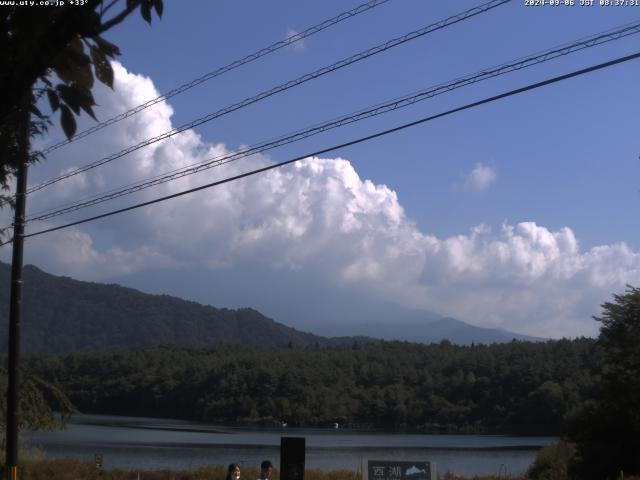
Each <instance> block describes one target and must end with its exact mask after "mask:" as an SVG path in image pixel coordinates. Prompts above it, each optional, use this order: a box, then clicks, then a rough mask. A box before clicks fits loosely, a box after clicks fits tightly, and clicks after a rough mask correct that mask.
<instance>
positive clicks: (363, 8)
mask: <svg viewBox="0 0 640 480" xmlns="http://www.w3.org/2000/svg"><path fill="white" fill-rule="evenodd" d="M388 1H389V0H370V1H368V2H365V3H363V4H361V5H358V6H357V7H355V8H352V9H351V10H348V11H346V12H342V13H340V14H338V15H336V16H335V17H332V18H329V19H327V20H325V21H323V22H321V23H319V24H317V25H314V26H312V27H309V28H307V29H306V30H304V31H302V32H300V33H296V34H294V35H291V36H289V37H287V38H286V39H284V40H281V41H279V42H276V43H273V44H271V45H269V46H268V47H265V48H262V49H260V50H258V51H257V52H254V53H251V54H249V55H247V56H246V57H244V58H241V59H239V60H235V61H233V62H231V63H229V64H227V65H225V66H223V67H219V68H217V69H216V70H213V71H211V72H209V73H206V74H204V75H202V76H201V77H198V78H196V79H194V80H191V81H190V82H187V83H184V84H182V85H180V86H179V87H176V88H174V89H173V90H170V91H168V92H167V93H165V94H162V95H160V96H158V97H156V98H153V99H151V100H149V101H147V102H145V103H142V104H140V105H138V106H136V107H134V108H132V109H130V110H127V111H126V112H123V113H121V114H119V115H116V116H115V117H112V118H110V119H108V120H105V121H103V122H100V123H98V124H96V125H94V126H92V127H91V128H88V129H86V130H83V131H82V132H80V133H77V134H76V135H74V136H73V137H72V138H70V139H66V140H62V141H60V142H58V143H56V144H54V145H52V146H50V147H47V148H46V149H44V150H43V151H42V153H43V154H45V155H46V154H47V153H50V152H53V151H54V150H57V149H58V148H60V147H62V146H64V145H68V144H69V143H71V142H74V141H76V140H79V139H81V138H84V137H86V136H88V135H91V134H92V133H95V132H97V131H98V130H102V129H103V128H105V127H108V126H109V125H113V124H114V123H117V122H119V121H120V120H124V119H125V118H129V117H131V116H133V115H135V114H136V113H139V112H141V111H142V110H145V109H146V108H149V107H151V106H153V105H156V104H157V103H161V102H164V101H166V100H168V99H169V98H172V97H175V96H176V95H179V94H181V93H183V92H186V91H187V90H190V89H192V88H193V87H195V86H197V85H200V84H202V83H204V82H207V81H209V80H211V79H213V78H215V77H218V76H220V75H222V74H224V73H227V72H230V71H231V70H234V69H236V68H238V67H241V66H242V65H246V64H247V63H251V62H253V61H255V60H258V59H259V58H262V57H264V56H265V55H268V54H270V53H273V52H275V51H277V50H280V49H282V48H284V47H287V46H289V45H292V44H293V43H296V42H299V41H300V40H303V39H305V38H307V37H310V36H312V35H314V34H316V33H318V32H321V31H322V30H325V29H327V28H329V27H332V26H334V25H336V24H338V23H340V22H342V21H344V20H347V19H350V18H353V17H355V16H357V15H360V14H361V13H364V12H367V11H369V10H371V9H373V8H376V7H378V6H380V5H382V4H384V3H386V2H388Z"/></svg>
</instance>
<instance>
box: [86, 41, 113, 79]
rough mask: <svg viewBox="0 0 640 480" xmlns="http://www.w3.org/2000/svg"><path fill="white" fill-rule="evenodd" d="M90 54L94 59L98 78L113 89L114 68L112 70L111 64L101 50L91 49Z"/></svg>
mask: <svg viewBox="0 0 640 480" xmlns="http://www.w3.org/2000/svg"><path fill="white" fill-rule="evenodd" d="M90 52H91V58H92V59H93V68H94V70H95V71H96V78H97V79H98V80H100V81H101V82H102V83H104V84H105V85H107V86H108V87H110V88H111V89H113V68H111V63H110V62H109V60H107V58H106V57H105V56H104V54H103V53H102V52H101V51H100V49H98V48H96V47H91V50H90Z"/></svg>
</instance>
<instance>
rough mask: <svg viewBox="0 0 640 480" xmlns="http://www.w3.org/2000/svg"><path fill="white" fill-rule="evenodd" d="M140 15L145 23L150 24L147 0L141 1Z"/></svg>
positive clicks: (149, 7)
mask: <svg viewBox="0 0 640 480" xmlns="http://www.w3.org/2000/svg"><path fill="white" fill-rule="evenodd" d="M140 14H141V15H142V18H144V20H145V22H147V23H148V24H151V3H150V2H149V0H143V1H142V4H140Z"/></svg>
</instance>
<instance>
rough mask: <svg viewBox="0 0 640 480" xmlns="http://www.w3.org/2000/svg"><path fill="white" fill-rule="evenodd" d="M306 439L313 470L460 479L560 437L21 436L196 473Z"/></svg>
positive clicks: (100, 423)
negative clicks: (400, 464)
mask: <svg viewBox="0 0 640 480" xmlns="http://www.w3.org/2000/svg"><path fill="white" fill-rule="evenodd" d="M282 436H292V437H305V438H306V445H307V452H306V466H307V468H319V469H321V470H336V469H341V468H346V469H353V470H356V469H359V468H360V466H361V465H362V464H364V465H365V467H366V461H367V459H376V460H401V459H405V460H426V461H431V462H435V463H436V466H437V469H438V472H440V473H444V472H445V471H447V470H449V471H451V472H454V473H457V474H461V475H473V474H480V475H485V474H497V473H498V472H499V471H500V470H501V469H502V471H504V468H506V469H507V470H508V472H509V473H514V474H515V473H520V472H523V471H524V470H526V469H527V467H528V466H529V465H530V464H531V462H532V461H533V459H534V457H535V455H536V453H537V451H538V450H539V449H540V448H541V447H543V446H544V445H547V444H549V443H553V442H555V441H556V440H557V438H556V437H522V436H504V435H422V434H408V433H387V432H373V433H372V432H360V431H354V430H340V429H338V430H335V429H333V428H327V429H298V428H282V429H248V428H234V427H222V426H216V425H209V424H203V423H195V422H186V421H180V420H166V419H154V418H138V417H114V416H103V415H74V417H73V418H72V420H71V422H70V423H69V425H68V426H67V429H66V430H61V431H55V432H30V431H26V432H23V433H22V434H21V438H22V440H23V441H24V442H25V443H26V444H27V445H30V446H34V447H38V448H39V449H40V450H41V451H42V452H43V453H44V454H45V456H46V457H49V458H61V457H76V458H84V459H88V460H92V461H93V459H94V455H95V454H96V453H101V454H102V456H103V464H104V467H105V468H124V469H131V470H136V469H140V470H151V469H160V468H173V469H185V470H188V469H194V468H197V467H199V466H201V465H204V464H221V465H227V464H229V463H231V462H238V463H240V464H241V465H245V466H251V467H257V466H259V464H260V462H261V461H262V460H264V459H265V458H268V459H270V460H271V461H272V462H273V463H274V465H276V466H278V465H279V463H280V437H282Z"/></svg>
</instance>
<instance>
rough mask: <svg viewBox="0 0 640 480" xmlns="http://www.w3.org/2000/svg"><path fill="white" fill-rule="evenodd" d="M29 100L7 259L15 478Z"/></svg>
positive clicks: (10, 449) (10, 477)
mask: <svg viewBox="0 0 640 480" xmlns="http://www.w3.org/2000/svg"><path fill="white" fill-rule="evenodd" d="M28 105H29V103H28V102H24V103H23V108H22V110H21V111H20V112H19V113H17V117H18V119H19V121H18V122H16V128H17V130H18V135H17V138H18V155H19V159H18V161H19V166H18V170H17V172H16V204H15V212H14V221H13V257H12V260H11V298H10V302H9V364H8V377H9V378H8V382H7V423H6V432H5V442H6V452H5V453H6V456H5V478H6V479H7V480H17V479H18V431H19V425H20V394H19V387H20V382H19V380H20V378H19V363H20V314H21V306H22V283H23V281H22V262H23V247H24V217H25V210H26V200H27V199H26V195H27V164H28V162H29V122H30V119H31V114H30V111H29V108H28Z"/></svg>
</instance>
